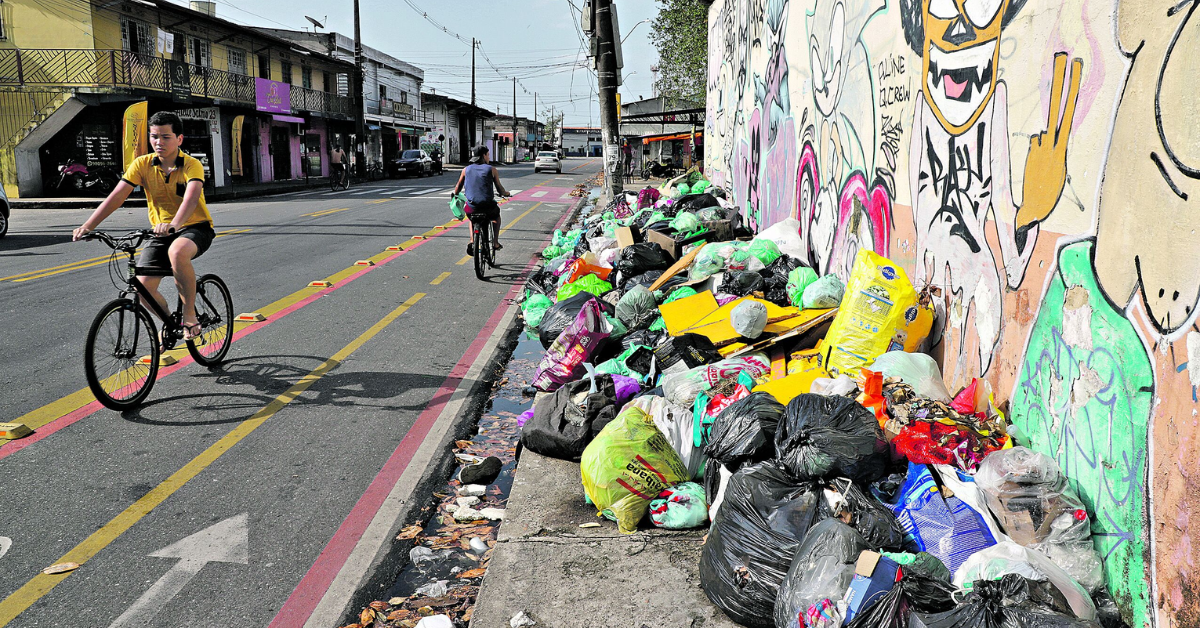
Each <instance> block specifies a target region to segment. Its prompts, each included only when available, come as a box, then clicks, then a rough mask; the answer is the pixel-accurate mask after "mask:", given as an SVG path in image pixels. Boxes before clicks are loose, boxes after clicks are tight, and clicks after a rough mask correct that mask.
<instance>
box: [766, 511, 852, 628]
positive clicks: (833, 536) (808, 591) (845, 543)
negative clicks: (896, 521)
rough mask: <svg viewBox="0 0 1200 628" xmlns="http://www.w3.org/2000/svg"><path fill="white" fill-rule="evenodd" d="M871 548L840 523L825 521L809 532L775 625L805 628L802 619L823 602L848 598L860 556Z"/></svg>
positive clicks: (782, 593) (786, 581)
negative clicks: (812, 607) (817, 604)
mask: <svg viewBox="0 0 1200 628" xmlns="http://www.w3.org/2000/svg"><path fill="white" fill-rule="evenodd" d="M866 549H870V547H868V546H867V542H866V541H864V540H863V537H862V535H861V534H859V533H858V531H857V530H855V529H854V528H852V527H850V526H848V525H846V524H844V523H842V522H841V521H838V520H837V519H825V520H823V521H820V522H819V523H817V524H816V525H814V526H813V527H812V529H811V530H809V531H808V535H807V536H805V537H804V542H803V543H801V544H800V549H799V550H797V551H796V557H795V558H793V559H792V565H791V567H789V568H788V572H787V576H785V577H784V579H783V584H781V585H779V597H777V598H776V599H775V625H776V626H777V627H779V628H793V627H797V628H799V627H803V626H804V620H803V619H801V617H802V616H803V615H804V612H805V611H806V610H808V607H810V606H812V605H813V604H816V603H818V602H820V601H821V600H832V601H834V602H836V601H838V600H840V599H842V596H844V595H846V588H847V587H849V586H850V581H851V580H852V579H854V567H855V563H857V562H858V555H859V554H861V553H862V551H863V550H866Z"/></svg>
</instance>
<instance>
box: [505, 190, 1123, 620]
mask: <svg viewBox="0 0 1200 628" xmlns="http://www.w3.org/2000/svg"><path fill="white" fill-rule="evenodd" d="M798 233H799V224H798V223H797V222H796V221H795V220H784V221H781V222H779V223H777V224H775V225H772V226H771V227H770V228H768V229H765V230H763V231H762V232H761V233H758V234H754V233H752V232H750V231H749V230H748V229H746V228H745V226H744V224H743V222H742V220H741V217H740V215H739V213H738V210H737V208H736V207H734V206H733V204H732V203H731V201H730V196H729V194H728V193H727V192H725V191H724V190H722V189H721V188H719V187H715V186H712V185H709V184H708V182H707V181H704V180H703V179H702V178H700V177H698V176H697V175H696V173H688V174H686V175H684V176H683V177H680V178H678V179H676V180H673V181H669V182H667V183H666V184H664V185H663V186H661V187H660V188H646V189H644V190H641V191H638V192H630V193H627V194H626V195H624V196H621V197H618V198H617V199H615V200H614V201H612V202H611V203H610V204H609V205H608V206H606V207H604V208H588V209H586V210H585V211H584V212H583V217H582V218H581V220H580V222H579V223H578V224H577V225H576V226H575V228H574V229H572V230H569V231H558V232H556V233H555V234H554V238H553V242H552V244H551V245H550V246H548V247H547V248H546V249H545V250H544V251H543V252H542V256H543V258H544V263H543V265H542V267H541V268H540V269H539V270H538V271H537V272H535V273H534V274H533V275H532V276H531V277H530V278H529V280H528V282H527V285H526V290H525V295H524V302H523V305H522V310H523V316H524V319H525V323H526V326H527V332H528V333H529V334H530V335H531V336H532V337H536V338H538V339H540V341H541V343H542V345H543V346H544V347H545V348H546V353H545V355H544V356H543V358H542V360H541V362H540V363H539V365H538V368H537V371H536V373H535V377H534V379H533V381H532V386H533V387H534V389H535V390H536V401H535V406H534V411H533V417H532V418H531V419H529V420H528V421H527V422H526V423H525V424H524V426H523V428H522V435H521V442H522V444H523V446H524V447H525V448H527V449H529V450H530V451H533V452H537V453H539V454H542V455H546V456H552V457H556V458H561V459H566V460H574V461H578V462H579V464H580V476H581V478H582V489H583V490H582V491H581V493H582V494H581V496H580V497H581V499H584V500H586V501H587V502H588V503H590V504H592V505H594V506H595V508H596V511H597V514H598V515H600V516H603V517H605V518H607V519H609V520H611V521H613V522H615V523H616V527H617V529H618V530H619V531H620V532H622V533H627V534H632V533H635V532H639V531H643V532H645V531H648V530H653V529H654V528H656V527H661V528H667V529H686V528H707V536H706V537H705V541H704V546H703V549H702V552H701V558H700V564H699V573H700V584H701V586H702V587H703V589H704V591H705V593H706V595H707V596H708V598H709V599H710V600H711V601H712V602H713V603H714V604H716V605H717V606H719V607H720V608H721V609H722V610H723V611H724V612H725V613H726V614H727V615H728V616H729V617H730V618H732V619H733V620H734V621H736V622H737V623H739V624H742V625H745V626H762V627H775V628H832V627H835V626H849V627H850V628H892V627H896V628H905V627H907V626H924V627H927V628H992V627H1004V628H1019V627H1050V626H1055V627H1058V626H1064V627H1065V626H1070V627H1078V628H1083V627H1089V628H1091V627H1103V628H1115V627H1117V626H1121V625H1123V624H1122V622H1121V618H1120V616H1119V613H1118V612H1117V610H1116V606H1115V604H1113V603H1112V599H1111V596H1109V595H1108V593H1107V591H1106V590H1105V583H1104V580H1103V577H1102V562H1101V560H1102V559H1101V557H1100V555H1099V554H1098V553H1097V552H1096V549H1095V546H1094V543H1093V539H1092V532H1091V516H1092V513H1089V512H1088V508H1087V505H1086V503H1085V502H1084V501H1083V500H1081V499H1080V496H1079V494H1078V493H1077V492H1076V491H1075V489H1074V488H1073V484H1072V482H1071V481H1070V478H1068V477H1066V475H1065V474H1064V473H1063V472H1062V470H1061V469H1060V468H1059V467H1058V465H1057V464H1056V463H1055V462H1054V460H1053V459H1052V458H1050V457H1048V456H1046V455H1043V454H1041V453H1038V452H1035V451H1032V450H1030V449H1027V448H1025V447H1022V446H1020V444H1019V443H1017V442H1015V441H1014V438H1013V437H1012V436H1010V435H1009V432H1008V423H1007V420H1006V417H1005V415H1004V414H1003V413H1002V412H1001V411H1000V410H999V409H998V408H997V406H996V403H995V399H994V396H993V395H992V393H991V391H990V389H989V387H988V384H987V383H986V382H983V381H978V380H977V381H974V382H972V383H971V384H970V385H969V386H967V387H966V388H964V389H963V390H960V391H951V390H948V389H947V387H946V384H945V383H944V381H943V378H942V374H941V372H940V370H939V368H938V365H937V363H936V361H935V360H934V359H933V358H932V357H930V356H929V355H927V354H926V353H924V352H925V351H927V350H928V349H929V347H930V346H931V345H933V344H936V342H937V340H938V339H937V338H932V337H930V335H931V333H932V331H933V330H934V329H939V328H940V326H938V325H935V324H934V323H935V320H934V318H935V308H934V299H935V298H936V295H935V293H934V291H931V290H930V289H928V288H919V287H916V286H913V285H912V284H911V283H910V282H909V280H908V277H907V275H906V274H905V272H904V270H903V268H901V267H900V266H899V265H897V264H895V263H893V262H892V261H891V260H889V259H887V258H885V257H882V256H880V255H877V254H875V253H873V252H871V251H869V250H866V249H863V250H860V251H859V252H858V254H857V256H856V258H855V262H854V265H853V268H852V270H851V272H850V274H849V276H848V278H847V281H845V282H843V281H842V280H841V279H839V278H838V277H837V276H835V275H824V276H822V275H821V274H820V273H819V272H818V270H817V269H816V267H815V264H814V262H815V260H811V259H809V258H808V256H807V254H806V251H807V247H805V246H804V243H803V242H802V241H801V239H800V238H799V236H798Z"/></svg>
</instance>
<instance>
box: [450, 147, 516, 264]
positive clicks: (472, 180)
mask: <svg viewBox="0 0 1200 628" xmlns="http://www.w3.org/2000/svg"><path fill="white" fill-rule="evenodd" d="M493 185H494V186H495V187H496V188H497V189H499V190H500V195H501V196H512V194H509V192H508V190H506V189H504V186H503V185H501V183H500V173H499V172H496V167H495V166H493V165H490V164H489V163H488V148H487V146H478V147H476V148H475V158H474V159H472V160H471V163H470V164H469V165H467V167H466V168H463V170H462V174H460V175H458V183H455V184H454V194H458V193H459V192H461V191H465V192H466V196H467V207H468V208H469V210H470V211H469V212H468V213H470V214H471V216H472V219H475V215H476V214H483V215H484V216H486V217H487V218H488V219H490V221H491V222H493V223H495V224H496V233H497V234H499V233H500V206H499V205H497V204H496V200H495V192H494V191H493V189H492V187H493ZM497 237H498V236H497ZM494 244H495V245H496V250H497V251H498V250H500V249H502V248H504V247H502V246H500V242H499V240H497V241H496V242H495V243H494ZM474 254H475V231H474V230H472V231H471V243H470V244H468V245H467V255H474Z"/></svg>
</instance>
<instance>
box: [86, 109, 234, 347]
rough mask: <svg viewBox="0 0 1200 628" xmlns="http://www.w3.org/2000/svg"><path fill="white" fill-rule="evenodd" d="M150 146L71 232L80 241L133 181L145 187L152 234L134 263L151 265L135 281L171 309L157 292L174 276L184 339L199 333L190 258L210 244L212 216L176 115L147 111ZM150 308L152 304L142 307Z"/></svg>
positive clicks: (114, 206) (118, 202) (122, 199)
mask: <svg viewBox="0 0 1200 628" xmlns="http://www.w3.org/2000/svg"><path fill="white" fill-rule="evenodd" d="M149 127H150V146H151V147H152V148H153V149H154V152H153V154H149V155H142V156H141V157H138V158H137V159H134V160H133V162H132V163H130V164H129V168H128V169H127V170H126V171H125V176H123V177H122V178H121V182H120V183H118V184H117V187H116V188H115V189H113V191H112V192H110V193H109V195H108V198H106V199H104V202H102V203H100V206H99V207H97V208H96V211H94V212H92V215H91V216H89V217H88V219H87V220H86V221H84V223H83V224H82V225H80V226H79V228H77V229H75V231H74V232H73V233H72V240H75V241H78V240H82V239H83V238H84V237H85V236H86V235H87V234H88V233H90V232H91V231H92V230H94V229H96V228H97V227H99V226H100V223H102V222H104V219H106V218H108V217H109V216H110V215H112V213H113V212H115V211H116V210H117V209H119V208H120V207H121V205H122V204H124V203H125V200H126V199H128V198H129V194H130V193H131V192H133V188H134V187H136V186H139V185H140V186H142V188H143V189H144V190H145V191H146V206H147V211H148V214H149V216H150V224H151V225H152V228H153V230H154V234H155V236H156V237H155V238H154V239H153V240H150V241H149V242H148V243H146V246H145V247H143V248H142V253H141V256H140V257H139V258H138V264H137V265H138V267H139V268H142V267H145V268H148V269H153V270H152V271H151V272H154V273H155V274H153V275H138V281H140V282H141V283H142V285H143V286H145V287H146V289H147V290H148V291H149V292H150V294H152V295H153V296H154V300H155V301H157V302H158V304H159V305H160V306H161V308H162V310H163V311H170V308H169V307H167V300H166V299H165V298H163V296H162V294H160V293H159V292H158V284H159V282H161V281H162V278H163V277H164V276H166V275H169V274H173V275H174V276H175V287H176V288H177V289H178V290H179V297H180V299H181V300H182V301H183V314H182V315H183V320H182V325H183V329H184V336H183V338H184V340H192V339H193V338H196V337H198V336H200V335H201V327H200V323H199V321H198V320H197V318H196V272H195V270H194V269H193V268H192V260H193V259H195V258H197V257H200V256H201V255H203V254H204V252H205V251H207V250H208V247H209V245H211V244H212V241H213V238H215V237H216V232H215V231H214V230H213V222H212V216H211V215H209V213H208V207H207V206H206V205H205V203H204V166H203V165H202V164H201V163H200V161H199V160H198V159H196V158H194V157H192V156H190V155H186V154H184V153H182V152H180V150H179V147H180V145H182V144H183V122H182V121H181V120H180V119H179V116H176V115H175V114H173V113H171V112H168V111H160V112H158V113H156V114H154V115H153V116H150V121H149ZM147 309H149V310H150V311H154V308H150V307H149V306H147Z"/></svg>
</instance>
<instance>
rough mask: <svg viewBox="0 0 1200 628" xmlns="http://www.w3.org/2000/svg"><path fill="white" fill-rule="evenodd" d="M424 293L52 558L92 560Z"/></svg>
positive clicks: (17, 599) (30, 585)
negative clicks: (77, 542) (96, 528)
mask: <svg viewBox="0 0 1200 628" xmlns="http://www.w3.org/2000/svg"><path fill="white" fill-rule="evenodd" d="M424 296H425V293H417V294H414V295H413V296H412V297H411V298H409V300H407V301H405V302H404V303H402V304H401V305H400V307H397V308H396V309H394V310H392V311H391V312H390V313H389V314H388V315H387V316H385V317H383V319H382V320H380V321H379V322H378V323H375V324H374V325H372V326H371V328H370V329H368V330H367V331H365V332H363V333H362V335H360V336H359V337H358V338H355V339H354V340H353V341H351V342H350V344H348V345H346V346H345V347H342V348H341V349H340V350H339V351H338V352H337V353H335V354H333V356H332V357H330V358H329V359H328V360H325V361H324V362H322V363H321V364H320V365H319V366H317V368H315V369H313V370H312V372H310V373H309V374H308V375H305V376H304V377H303V378H301V379H300V381H298V382H296V383H295V384H294V385H293V386H292V387H291V388H289V389H287V391H285V392H284V393H283V394H282V395H279V396H278V397H276V398H275V399H274V400H273V401H271V403H269V404H267V405H266V406H264V407H263V408H262V409H261V410H259V411H258V412H255V413H254V415H253V416H251V417H250V418H248V419H246V420H245V421H242V422H241V423H239V424H238V426H237V427H235V428H233V430H231V431H230V432H229V433H228V434H226V435H225V436H223V437H222V438H221V439H220V440H218V441H217V442H215V443H213V444H212V446H210V447H209V448H208V449H206V450H204V451H203V452H201V453H200V455H198V456H196V457H195V458H193V459H192V460H191V461H190V462H188V463H187V464H186V465H184V466H183V468H182V469H180V470H178V471H176V472H175V473H173V474H171V476H170V477H168V478H167V479H166V480H164V481H163V482H162V484H159V485H158V486H156V487H154V489H152V490H151V491H150V492H149V493H146V495H145V496H143V497H142V498H141V499H139V500H137V501H136V502H134V503H133V504H132V505H131V506H129V507H128V508H126V509H125V510H124V512H122V513H121V514H119V515H117V516H116V517H113V519H112V521H109V522H108V523H106V524H104V526H103V527H101V528H100V529H99V530H96V531H95V532H93V533H92V535H91V536H89V537H88V538H87V539H85V540H84V541H83V542H82V543H80V544H79V545H76V546H75V547H74V548H73V549H71V550H70V551H68V552H67V553H66V554H64V555H63V557H62V558H60V559H59V560H56V561H54V562H55V563H64V562H75V563H79V564H80V565H85V564H86V563H87V561H88V560H90V559H91V558H93V557H95V556H96V554H98V553H100V551H101V550H103V549H104V548H105V547H107V546H108V545H109V544H110V543H112V542H113V541H115V540H116V539H117V538H118V537H120V536H121V535H122V534H124V533H125V531H127V530H129V528H131V527H133V525H134V524H136V523H137V522H138V521H139V520H141V518H142V517H145V516H146V515H148V514H150V512H151V511H153V510H154V509H155V508H157V507H158V506H159V505H161V504H162V503H163V502H164V501H166V499H167V498H168V497H170V496H171V495H173V494H174V493H175V492H176V491H178V490H179V489H180V488H182V487H183V485H185V484H187V483H188V481H189V480H191V479H192V478H194V477H196V476H197V475H199V474H200V472H201V471H204V470H205V469H206V468H208V466H209V465H211V464H212V463H213V462H215V461H216V460H217V459H218V458H220V457H221V456H222V455H223V454H224V453H225V452H227V451H229V450H230V449H231V448H233V446H234V445H236V444H238V442H240V441H241V440H242V439H244V438H246V437H247V436H249V435H250V434H251V433H252V432H253V431H254V430H256V429H258V428H259V426H261V425H262V424H263V423H264V422H266V420H267V419H269V418H271V417H272V416H274V415H275V414H276V413H277V412H279V411H280V410H282V409H283V408H284V407H285V406H287V405H288V404H289V403H291V402H292V401H293V400H294V399H296V398H297V397H299V396H300V395H301V394H303V393H304V391H306V390H308V388H309V387H310V386H312V385H313V384H314V383H316V382H317V381H318V380H320V379H321V377H322V376H324V375H325V374H326V373H328V372H329V371H331V370H333V369H334V368H336V367H337V366H338V365H340V364H341V363H342V361H343V360H345V359H346V358H347V357H348V356H350V354H352V353H354V352H355V351H357V350H358V349H359V348H360V347H362V346H363V345H364V344H366V342H367V341H369V340H370V339H371V338H373V337H375V335H376V334H378V333H379V332H381V331H383V329H384V328H386V327H387V326H388V325H389V324H391V323H392V321H394V320H396V318H398V317H399V316H400V315H401V314H403V313H404V312H405V311H407V310H408V309H409V308H411V307H412V306H413V305H415V304H416V303H417V301H420V300H421V298H423V297H424ZM71 573H75V572H68V573H62V574H54V575H46V574H38V575H37V576H35V577H34V578H33V579H32V580H30V581H29V582H27V583H25V585H24V586H22V587H21V588H20V589H17V590H16V591H15V592H14V593H13V594H12V595H10V596H8V597H7V598H5V600H4V601H3V602H0V626H5V625H7V624H8V623H9V622H11V621H12V620H13V619H15V618H16V617H17V616H18V615H20V614H21V613H23V612H25V610H26V609H28V608H29V607H30V606H32V605H33V604H34V603H35V602H37V601H38V600H39V599H41V598H42V597H43V596H45V595H46V594H47V593H49V592H50V591H51V590H52V589H53V588H54V587H56V586H58V584H59V583H60V582H62V581H63V580H66V579H67V577H69V576H70V575H71Z"/></svg>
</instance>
